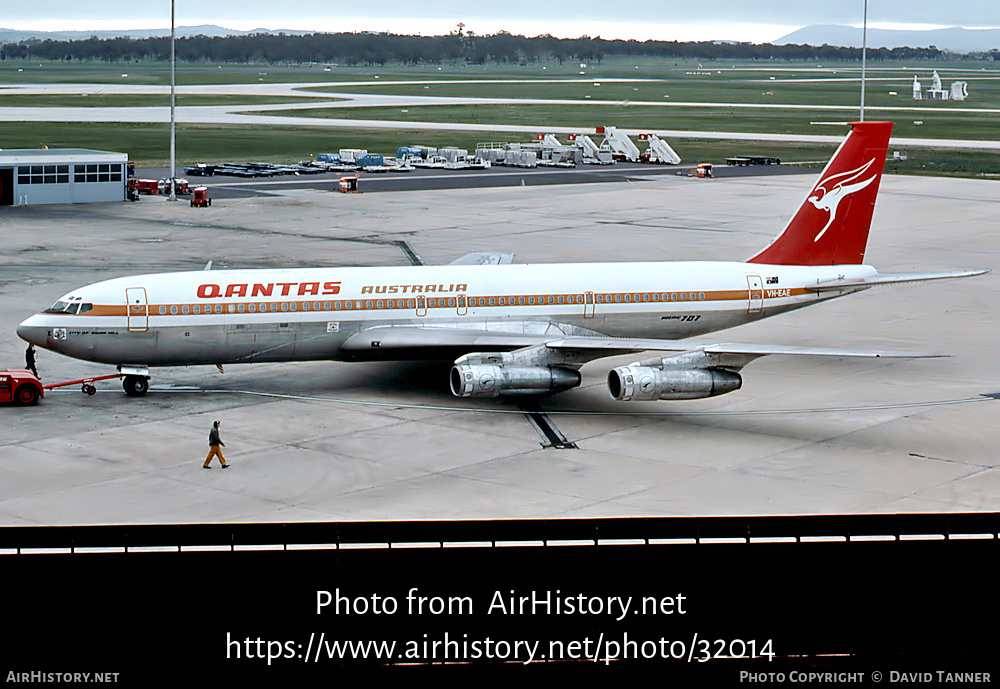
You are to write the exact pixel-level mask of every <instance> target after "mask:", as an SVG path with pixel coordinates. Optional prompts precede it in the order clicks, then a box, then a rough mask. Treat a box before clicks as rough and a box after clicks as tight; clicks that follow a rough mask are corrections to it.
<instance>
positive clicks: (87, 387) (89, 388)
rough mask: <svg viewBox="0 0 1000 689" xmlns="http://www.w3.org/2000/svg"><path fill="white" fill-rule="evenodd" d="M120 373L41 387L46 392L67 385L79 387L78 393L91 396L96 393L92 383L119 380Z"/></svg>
mask: <svg viewBox="0 0 1000 689" xmlns="http://www.w3.org/2000/svg"><path fill="white" fill-rule="evenodd" d="M121 377H122V374H120V373H111V374H108V375H106V376H91V377H89V378H78V379H77V380H67V381H64V382H62V383H49V384H48V385H43V386H42V387H43V388H45V389H46V390H52V389H53V388H64V387H66V386H68V385H79V386H80V392H82V393H84V394H86V395H93V394H94V393H96V392H97V388H96V387H94V383H95V382H97V381H99V380H111V379H112V378H121Z"/></svg>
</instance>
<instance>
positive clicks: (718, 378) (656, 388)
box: [608, 362, 743, 402]
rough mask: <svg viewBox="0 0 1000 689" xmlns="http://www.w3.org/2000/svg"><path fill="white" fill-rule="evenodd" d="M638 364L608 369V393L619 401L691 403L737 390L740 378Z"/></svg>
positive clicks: (726, 373)
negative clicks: (683, 401)
mask: <svg viewBox="0 0 1000 689" xmlns="http://www.w3.org/2000/svg"><path fill="white" fill-rule="evenodd" d="M647 363H650V362H641V363H637V364H630V365H629V366H621V367H619V368H615V369H612V370H611V371H610V372H609V373H608V392H610V393H611V397H613V398H614V399H616V400H618V401H619V402H636V401H640V400H693V399H700V398H702V397H715V396H716V395H723V394H725V393H727V392H732V391H733V390H739V389H740V387H741V386H742V385H743V378H742V376H740V374H739V373H736V372H734V371H727V370H726V369H723V368H692V369H675V368H657V367H655V366H648V365H644V364H647Z"/></svg>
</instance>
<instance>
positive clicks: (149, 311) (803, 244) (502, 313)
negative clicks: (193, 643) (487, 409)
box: [17, 122, 986, 401]
mask: <svg viewBox="0 0 1000 689" xmlns="http://www.w3.org/2000/svg"><path fill="white" fill-rule="evenodd" d="M851 126H852V129H851V131H850V132H849V133H848V135H847V137H846V139H845V140H844V141H843V143H842V144H841V145H840V147H839V148H838V149H837V151H836V153H834V155H833V157H832V158H831V159H830V162H829V163H828V164H827V166H826V168H825V169H824V170H823V172H822V174H821V175H820V179H819V181H818V182H817V183H816V185H815V186H814V187H813V188H812V190H811V191H810V192H809V194H808V196H807V198H806V200H805V201H804V202H803V204H802V206H801V207H800V208H799V210H798V212H797V213H796V214H795V216H794V217H793V218H792V220H791V221H790V222H789V223H788V226H787V227H785V229H784V231H783V232H781V234H779V235H778V236H777V237H776V238H775V239H774V241H772V242H771V244H770V245H769V246H767V247H766V248H765V249H763V250H762V251H760V252H759V253H758V254H757V255H756V256H754V257H752V258H750V259H749V260H748V261H746V262H721V261H719V262H715V261H711V262H709V261H699V262H669V263H667V262H658V263H653V262H648V263H591V264H554V265H544V264H539V265H518V264H514V263H512V262H511V255H510V254H489V253H485V254H471V255H469V256H466V257H464V258H462V259H459V260H458V261H456V262H455V263H453V264H450V265H446V266H412V267H372V268H297V269H254V270H218V271H192V272H182V273H163V274H152V275H135V276H129V277H121V278H115V279H112V280H105V281H103V282H98V283H95V284H92V285H87V286H86V287H81V288H80V289H75V290H73V291H72V292H70V293H69V294H67V295H66V296H64V297H62V298H60V299H59V300H58V301H57V302H56V303H55V304H53V305H52V306H51V307H50V308H48V309H46V310H45V311H43V312H42V313H39V314H36V315H34V316H31V317H30V318H28V319H27V320H25V321H24V322H23V323H21V324H20V326H18V328H17V333H18V335H20V336H21V337H22V338H23V339H25V340H27V341H28V342H33V343H34V344H36V345H37V346H39V347H45V348H46V349H50V350H53V351H56V352H60V353H62V354H65V355H67V356H71V357H76V358H78V359H85V360H88V361H95V362H100V363H106V364H114V365H116V366H118V367H119V370H120V371H121V372H122V373H123V374H124V375H125V377H124V387H125V390H126V392H127V393H128V394H130V395H142V394H144V393H145V392H146V390H147V389H148V386H149V383H148V381H149V369H150V367H155V366H188V365H195V364H217V365H222V364H234V363H252V362H276V361H303V360H348V361H353V360H374V359H382V360H402V359H447V360H454V366H453V367H452V369H451V373H450V385H451V390H452V392H453V393H454V394H455V395H457V396H458V397H496V396H498V395H519V394H546V393H554V392H559V391H562V390H567V389H569V388H573V387H575V386H577V385H579V384H580V380H581V379H580V372H579V369H580V367H581V366H582V365H583V364H584V363H586V362H588V361H591V360H593V359H597V358H600V357H606V356H612V355H618V354H625V353H635V352H643V351H655V352H657V353H658V354H657V356H655V357H654V358H650V359H646V360H643V361H637V362H635V363H633V364H630V365H628V366H621V367H618V368H614V369H612V370H611V371H610V373H609V374H608V390H609V392H610V393H611V396H612V397H613V398H615V399H616V400H620V401H633V400H657V399H695V398H701V397H711V396H714V395H720V394H723V393H727V392H731V391H733V390H737V389H739V388H740V387H741V385H742V377H741V374H740V371H741V369H742V368H743V367H744V366H745V365H746V364H747V363H749V362H750V361H753V360H754V359H756V358H758V357H761V356H765V355H769V354H789V355H808V356H837V357H845V356H846V357H878V356H890V357H892V356H895V357H911V356H927V355H920V354H914V353H910V352H872V351H860V350H852V349H830V348H803V347H788V346H780V345H745V344H731V343H725V342H697V341H690V340H689V339H687V338H691V337H695V336H699V335H704V334H705V333H710V332H714V331H718V330H723V329H725V328H731V327H733V326H737V325H741V324H744V323H749V322H751V321H756V320H760V319H762V318H766V317H768V316H773V315H775V314H779V313H784V312H786V311H790V310H792V309H797V308H802V307H804V306H810V305H812V304H817V303H819V302H823V301H827V300H828V299H833V298H835V297H840V296H844V295H846V294H851V293H853V292H858V291H860V290H864V289H868V288H870V287H873V286H875V285H884V284H890V283H907V282H917V281H923V280H936V279H942V278H957V277H968V276H972V275H979V274H982V273H984V272H986V271H965V272H951V273H916V274H906V275H879V274H878V272H877V271H876V270H875V269H874V268H872V267H871V266H867V265H864V254H865V248H866V245H867V242H868V231H869V228H870V226H871V220H872V213H873V211H874V207H875V198H876V195H877V193H878V186H879V181H880V179H881V176H882V168H883V165H884V163H885V156H886V150H887V148H888V142H889V135H890V133H891V131H892V123H891V122H860V123H855V124H853V125H851ZM484 264H486V265H484Z"/></svg>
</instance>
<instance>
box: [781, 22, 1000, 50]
mask: <svg viewBox="0 0 1000 689" xmlns="http://www.w3.org/2000/svg"><path fill="white" fill-rule="evenodd" d="M772 43H774V44H775V45H789V44H804V45H816V46H818V45H823V44H824V43H825V44H827V45H837V46H845V47H848V48H860V47H861V29H856V28H854V27H853V26H840V25H836V24H816V25H813V26H806V27H803V28H801V29H799V30H798V31H793V32H792V33H790V34H788V35H787V36H782V37H781V38H779V39H778V40H776V41H772ZM932 45H933V46H935V47H937V48H940V49H941V50H947V51H949V52H953V53H972V52H988V51H990V50H993V49H994V48H997V49H1000V29H961V28H958V27H954V28H950V29H931V30H927V31H902V30H897V29H868V47H869V48H902V47H910V48H926V47H928V46H932Z"/></svg>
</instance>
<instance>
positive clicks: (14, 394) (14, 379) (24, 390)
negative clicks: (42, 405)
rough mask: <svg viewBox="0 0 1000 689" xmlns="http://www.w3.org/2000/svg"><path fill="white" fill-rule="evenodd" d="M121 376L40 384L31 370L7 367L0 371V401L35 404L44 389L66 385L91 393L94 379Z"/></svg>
mask: <svg viewBox="0 0 1000 689" xmlns="http://www.w3.org/2000/svg"><path fill="white" fill-rule="evenodd" d="M121 377H122V374H120V373H112V374H110V375H106V376H92V377H90V378H79V379H77V380H67V381H65V382H63V383H49V384H48V385H42V381H40V380H38V378H36V377H35V375H34V374H33V373H32V372H31V371H28V370H26V369H21V368H12V369H7V370H6V371H0V403H2V402H17V403H18V404H24V405H29V404H37V403H38V400H40V399H41V398H42V397H44V396H45V391H46V390H52V389H53V388H62V387H66V386H67V385H79V386H80V391H81V392H83V393H85V394H87V395H93V394H94V393H96V392H97V388H96V387H94V383H95V382H96V381H98V380H111V379H112V378H121Z"/></svg>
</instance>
